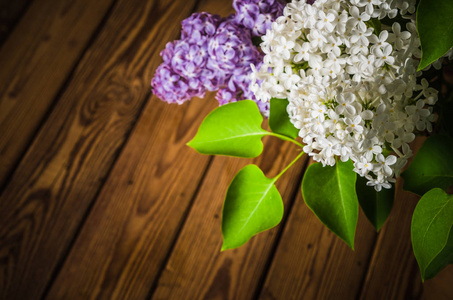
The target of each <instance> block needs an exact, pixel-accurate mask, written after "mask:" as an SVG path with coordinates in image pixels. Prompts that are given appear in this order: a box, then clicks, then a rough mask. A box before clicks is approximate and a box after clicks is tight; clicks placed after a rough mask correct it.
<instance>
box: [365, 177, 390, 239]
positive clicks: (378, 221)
mask: <svg viewBox="0 0 453 300" xmlns="http://www.w3.org/2000/svg"><path fill="white" fill-rule="evenodd" d="M367 181H368V180H367V179H366V178H364V177H362V176H358V177H357V184H356V190H357V198H359V203H360V206H361V207H362V210H363V212H364V213H365V215H366V217H367V218H368V220H370V222H371V224H373V226H374V228H376V231H379V230H380V229H381V227H382V225H384V223H385V220H387V217H388V216H389V214H390V211H391V210H392V206H393V198H394V195H395V186H394V185H392V188H390V189H382V190H381V191H380V192H377V191H376V190H375V189H374V187H372V186H367V185H366V183H367Z"/></svg>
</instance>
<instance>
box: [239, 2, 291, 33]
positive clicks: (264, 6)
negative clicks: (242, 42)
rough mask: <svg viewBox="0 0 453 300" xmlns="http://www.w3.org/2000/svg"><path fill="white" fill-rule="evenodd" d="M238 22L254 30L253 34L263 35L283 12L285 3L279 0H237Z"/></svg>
mask: <svg viewBox="0 0 453 300" xmlns="http://www.w3.org/2000/svg"><path fill="white" fill-rule="evenodd" d="M233 7H234V9H235V10H236V12H237V13H236V22H238V24H241V25H242V26H244V27H245V28H248V29H250V30H251V31H252V35H253V36H262V35H264V34H266V30H267V29H270V28H271V24H272V22H273V21H274V20H275V17H276V16H281V15H282V14H283V8H284V5H283V4H282V3H281V2H280V1H278V0H261V1H255V0H235V1H233Z"/></svg>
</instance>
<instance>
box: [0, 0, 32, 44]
mask: <svg viewBox="0 0 453 300" xmlns="http://www.w3.org/2000/svg"><path fill="white" fill-rule="evenodd" d="M31 2H32V0H14V1H9V0H0V46H1V45H2V44H3V42H4V41H5V40H6V38H7V37H8V35H9V34H10V33H11V31H12V30H13V28H14V25H15V24H16V23H17V22H18V20H19V19H20V17H21V16H22V14H23V13H24V12H25V10H26V8H27V7H28V6H29V5H30V3H31Z"/></svg>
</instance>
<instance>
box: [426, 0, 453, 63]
mask: <svg viewBox="0 0 453 300" xmlns="http://www.w3.org/2000/svg"><path fill="white" fill-rule="evenodd" d="M452 16H453V1H451V0H421V1H420V3H419V5H418V8H417V30H418V35H419V37H420V44H421V47H422V59H421V61H420V65H419V66H418V70H422V69H424V68H426V67H427V66H428V65H429V64H431V63H433V62H434V61H436V60H437V59H439V58H440V57H442V56H443V55H444V54H445V53H447V51H448V50H450V48H451V47H453V23H452V21H451V17H452Z"/></svg>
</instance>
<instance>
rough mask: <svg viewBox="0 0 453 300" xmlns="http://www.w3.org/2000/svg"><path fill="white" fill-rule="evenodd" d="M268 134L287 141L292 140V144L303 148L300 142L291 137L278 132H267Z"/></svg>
mask: <svg viewBox="0 0 453 300" xmlns="http://www.w3.org/2000/svg"><path fill="white" fill-rule="evenodd" d="M268 135H272V136H275V137H278V138H279V139H282V140H284V141H289V142H292V143H294V144H296V145H297V146H299V147H301V148H303V147H304V145H302V144H301V143H299V142H298V141H296V140H295V139H292V138H290V137H287V136H286V135H282V134H278V133H275V132H268Z"/></svg>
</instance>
